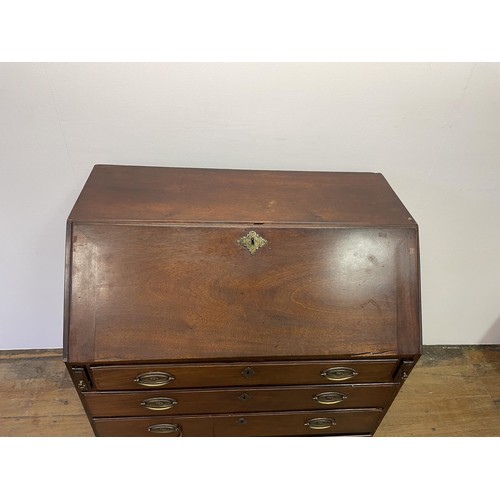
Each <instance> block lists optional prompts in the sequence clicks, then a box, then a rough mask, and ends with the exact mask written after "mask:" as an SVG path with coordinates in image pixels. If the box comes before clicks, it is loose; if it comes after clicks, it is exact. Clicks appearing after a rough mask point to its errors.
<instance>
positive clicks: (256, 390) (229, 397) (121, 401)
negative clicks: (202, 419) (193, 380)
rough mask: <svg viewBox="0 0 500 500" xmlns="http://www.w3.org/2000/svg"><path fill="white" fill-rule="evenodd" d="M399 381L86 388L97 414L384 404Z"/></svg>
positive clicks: (185, 413)
mask: <svg viewBox="0 0 500 500" xmlns="http://www.w3.org/2000/svg"><path fill="white" fill-rule="evenodd" d="M397 388H398V384H391V383H387V384H357V385H347V384H345V385H342V384H335V385H326V384H322V385H314V386H311V385H308V386H283V387H272V388H269V387H267V388H266V387H236V388H235V387H232V388H228V389H184V390H156V391H152V390H148V391H106V392H87V393H83V394H84V397H85V403H86V405H87V407H88V410H89V411H90V413H91V414H92V416H94V417H119V416H124V417H126V416H130V417H131V416H142V415H158V414H162V413H170V414H176V415H180V414H183V415H188V414H189V415H193V414H202V413H212V414H213V413H230V412H247V411H248V412H254V411H282V410H317V409H320V408H324V409H327V408H384V407H386V406H387V405H388V404H389V403H390V402H391V401H392V399H393V398H394V396H395V394H396V391H397Z"/></svg>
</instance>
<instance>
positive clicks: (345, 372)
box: [321, 366, 358, 381]
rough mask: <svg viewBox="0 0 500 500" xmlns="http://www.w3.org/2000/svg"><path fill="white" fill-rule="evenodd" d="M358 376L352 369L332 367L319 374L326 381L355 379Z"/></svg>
mask: <svg viewBox="0 0 500 500" xmlns="http://www.w3.org/2000/svg"><path fill="white" fill-rule="evenodd" d="M357 374H358V372H357V371H355V370H353V369H352V368H344V367H341V366H339V367H334V368H328V369H326V370H323V371H322V372H321V376H322V377H325V378H327V379H328V380H337V381H338V380H348V379H350V378H353V377H355V376H356V375H357Z"/></svg>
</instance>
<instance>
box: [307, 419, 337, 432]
mask: <svg viewBox="0 0 500 500" xmlns="http://www.w3.org/2000/svg"><path fill="white" fill-rule="evenodd" d="M304 425H305V426H306V427H309V429H315V430H320V429H329V428H330V427H332V425H335V420H333V418H311V419H310V420H308V421H307V422H305V423H304Z"/></svg>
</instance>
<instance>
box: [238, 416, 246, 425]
mask: <svg viewBox="0 0 500 500" xmlns="http://www.w3.org/2000/svg"><path fill="white" fill-rule="evenodd" d="M246 423H247V420H246V419H245V418H243V417H241V418H239V419H238V424H240V425H245V424H246Z"/></svg>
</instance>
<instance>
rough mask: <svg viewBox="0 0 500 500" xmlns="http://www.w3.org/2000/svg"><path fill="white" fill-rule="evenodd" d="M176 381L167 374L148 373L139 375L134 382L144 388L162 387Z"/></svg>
mask: <svg viewBox="0 0 500 500" xmlns="http://www.w3.org/2000/svg"><path fill="white" fill-rule="evenodd" d="M172 380H175V377H174V376H173V375H170V373H166V372H148V373H141V374H140V375H137V377H136V378H135V379H134V382H135V383H136V384H139V385H143V386H144V387H160V386H162V385H167V384H170V382H172Z"/></svg>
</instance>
